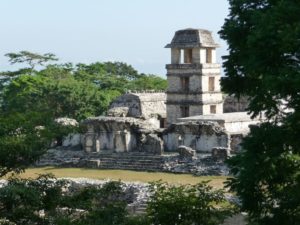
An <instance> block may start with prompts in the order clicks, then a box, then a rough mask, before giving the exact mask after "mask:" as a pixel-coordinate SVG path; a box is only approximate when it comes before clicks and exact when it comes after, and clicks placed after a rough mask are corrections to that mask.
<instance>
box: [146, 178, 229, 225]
mask: <svg viewBox="0 0 300 225" xmlns="http://www.w3.org/2000/svg"><path fill="white" fill-rule="evenodd" d="M151 190H152V193H153V195H152V196H151V198H150V202H149V203H148V214H149V217H150V220H151V222H152V223H153V224H154V225H156V224H157V225H171V224H174V225H175V224H176V225H190V224H195V225H213V224H216V225H217V224H220V223H221V222H222V221H223V220H224V219H225V218H226V217H228V216H229V215H231V213H232V212H233V209H234V208H233V206H232V205H231V204H229V203H228V202H227V201H226V199H225V196H224V192H223V191H222V190H213V189H212V187H210V186H208V185H207V183H206V182H202V183H199V184H196V185H179V186H173V185H172V186H171V185H168V184H166V183H161V182H156V183H153V184H152V185H151Z"/></svg>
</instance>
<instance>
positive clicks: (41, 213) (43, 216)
mask: <svg viewBox="0 0 300 225" xmlns="http://www.w3.org/2000/svg"><path fill="white" fill-rule="evenodd" d="M65 186H66V182H65V181H57V180H56V179H54V177H52V176H51V175H42V176H40V177H38V179H37V180H21V179H17V178H12V179H10V180H9V181H8V184H7V185H6V186H4V187H2V188H1V189H0V202H1V207H0V218H4V219H7V220H8V221H10V222H14V223H16V224H18V225H19V224H20V225H21V224H24V225H25V224H26V225H27V224H45V225H46V224H50V221H51V220H52V218H53V217H55V214H56V211H55V210H56V208H57V206H58V205H59V203H60V201H61V199H62V188H63V187H65Z"/></svg>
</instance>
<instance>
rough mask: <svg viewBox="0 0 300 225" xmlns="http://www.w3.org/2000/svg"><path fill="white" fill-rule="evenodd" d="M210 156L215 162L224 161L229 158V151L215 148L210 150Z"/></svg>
mask: <svg viewBox="0 0 300 225" xmlns="http://www.w3.org/2000/svg"><path fill="white" fill-rule="evenodd" d="M211 156H212V158H213V159H214V160H216V161H225V160H226V159H228V157H229V156H230V149H228V148H224V147H215V148H213V149H212V152H211Z"/></svg>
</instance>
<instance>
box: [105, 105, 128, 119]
mask: <svg viewBox="0 0 300 225" xmlns="http://www.w3.org/2000/svg"><path fill="white" fill-rule="evenodd" d="M128 112H129V108H128V107H115V108H111V109H109V110H108V112H107V115H108V116H113V117H126V116H128Z"/></svg>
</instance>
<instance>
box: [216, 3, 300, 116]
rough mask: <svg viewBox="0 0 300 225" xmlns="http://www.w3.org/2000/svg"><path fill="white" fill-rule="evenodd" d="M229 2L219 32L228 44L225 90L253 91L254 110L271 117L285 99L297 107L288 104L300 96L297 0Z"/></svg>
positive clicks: (247, 93) (299, 25)
mask: <svg viewBox="0 0 300 225" xmlns="http://www.w3.org/2000/svg"><path fill="white" fill-rule="evenodd" d="M229 2H230V14H229V18H228V19H226V21H225V23H224V25H223V27H222V30H221V31H220V35H221V37H222V38H223V39H225V40H226V41H227V42H228V45H229V55H227V56H225V57H224V59H225V62H224V66H225V73H226V77H224V78H223V79H222V88H223V90H224V91H225V92H227V93H229V94H236V95H238V96H239V95H247V96H249V97H250V98H251V102H250V107H249V108H250V112H252V113H254V115H258V114H259V113H260V112H261V111H263V110H265V111H266V115H267V116H268V118H271V117H277V116H278V112H279V111H280V109H279V104H278V103H280V102H281V101H282V100H287V101H288V103H289V104H288V105H287V106H288V107H290V108H295V107H296V104H294V103H293V104H290V103H292V102H294V101H296V102H298V103H299V101H300V100H299V98H300V97H299V87H300V70H299V67H300V50H299V49H300V43H299V36H300V18H299V11H300V3H299V1H298V0H286V1H271V0H230V1H229ZM241 37H243V38H241ZM291 99H292V101H290V100H291ZM296 102H295V103H296ZM298 103H297V107H299V106H298V105H299V104H298ZM298 110H299V109H298Z"/></svg>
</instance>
